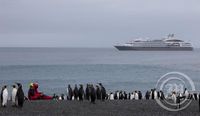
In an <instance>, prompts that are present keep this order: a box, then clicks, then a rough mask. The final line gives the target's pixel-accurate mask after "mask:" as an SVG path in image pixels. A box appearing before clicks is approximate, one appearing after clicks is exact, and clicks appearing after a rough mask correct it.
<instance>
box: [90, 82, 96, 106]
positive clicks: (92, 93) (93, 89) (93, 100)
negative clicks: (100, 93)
mask: <svg viewBox="0 0 200 116" xmlns="http://www.w3.org/2000/svg"><path fill="white" fill-rule="evenodd" d="M95 100H96V91H95V88H94V86H93V85H91V103H93V104H95Z"/></svg>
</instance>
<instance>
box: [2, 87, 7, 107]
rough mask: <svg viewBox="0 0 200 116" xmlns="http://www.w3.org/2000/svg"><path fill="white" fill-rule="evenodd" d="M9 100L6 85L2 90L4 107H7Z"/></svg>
mask: <svg viewBox="0 0 200 116" xmlns="http://www.w3.org/2000/svg"><path fill="white" fill-rule="evenodd" d="M7 102H8V90H7V86H6V85H5V86H4V87H3V88H2V90H1V105H2V106H3V107H6V105H7Z"/></svg>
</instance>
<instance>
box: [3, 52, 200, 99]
mask: <svg viewBox="0 0 200 116" xmlns="http://www.w3.org/2000/svg"><path fill="white" fill-rule="evenodd" d="M171 71H173V72H174V71H178V72H182V73H185V74H186V75H188V76H189V77H190V78H191V79H192V80H193V81H194V83H195V87H196V89H200V50H199V49H195V50H194V51H118V50H116V49H115V48H0V86H1V87H2V86H3V85H8V86H9V88H11V85H12V84H13V83H15V82H21V83H22V84H23V88H24V91H25V92H26V93H27V90H28V87H29V83H30V82H38V83H39V89H40V91H42V92H44V93H46V94H50V95H52V94H53V93H56V94H61V93H66V87H67V85H68V84H71V85H72V86H74V84H84V85H85V84H87V83H92V84H97V83H99V82H101V83H102V84H103V85H104V86H105V87H106V89H107V91H108V92H109V91H115V90H125V91H128V92H131V91H135V90H141V91H142V92H145V91H146V90H149V89H150V88H154V87H155V85H156V82H157V80H158V79H159V78H160V77H161V76H162V75H164V74H166V73H168V72H171Z"/></svg>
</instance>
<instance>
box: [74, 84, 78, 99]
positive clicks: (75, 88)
mask: <svg viewBox="0 0 200 116" xmlns="http://www.w3.org/2000/svg"><path fill="white" fill-rule="evenodd" d="M74 99H75V100H78V87H77V85H75V87H74Z"/></svg>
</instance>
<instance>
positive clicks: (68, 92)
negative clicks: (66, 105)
mask: <svg viewBox="0 0 200 116" xmlns="http://www.w3.org/2000/svg"><path fill="white" fill-rule="evenodd" d="M72 96H73V91H72V88H71V86H70V85H68V89H67V99H68V100H72Z"/></svg>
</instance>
